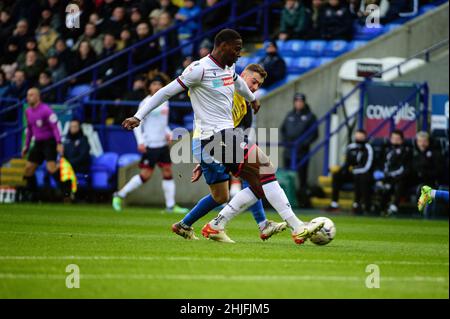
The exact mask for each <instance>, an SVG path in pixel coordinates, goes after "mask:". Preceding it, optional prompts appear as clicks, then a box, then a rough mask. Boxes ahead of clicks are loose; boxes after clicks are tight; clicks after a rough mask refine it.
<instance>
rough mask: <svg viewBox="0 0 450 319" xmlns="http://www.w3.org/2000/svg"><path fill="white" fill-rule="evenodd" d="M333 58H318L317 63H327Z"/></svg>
mask: <svg viewBox="0 0 450 319" xmlns="http://www.w3.org/2000/svg"><path fill="white" fill-rule="evenodd" d="M333 60H334V58H329V57H324V58H319V59H318V61H317V65H318V66H320V65H323V64H326V63H329V62H331V61H333Z"/></svg>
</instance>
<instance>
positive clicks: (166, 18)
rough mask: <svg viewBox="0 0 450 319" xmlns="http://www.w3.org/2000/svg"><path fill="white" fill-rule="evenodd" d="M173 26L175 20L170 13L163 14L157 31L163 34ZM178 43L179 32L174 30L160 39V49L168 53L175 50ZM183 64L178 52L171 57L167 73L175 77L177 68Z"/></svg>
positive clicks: (160, 16)
mask: <svg viewBox="0 0 450 319" xmlns="http://www.w3.org/2000/svg"><path fill="white" fill-rule="evenodd" d="M172 25H173V19H172V16H171V15H170V13H168V12H164V11H163V12H161V14H160V15H159V19H158V26H157V29H156V31H157V32H162V31H164V30H166V29H168V28H170V27H171V26H172ZM179 45H180V44H179V42H178V33H177V30H176V29H174V30H172V31H169V33H168V34H167V35H166V36H164V37H160V38H159V47H160V48H162V49H163V50H165V51H168V50H169V49H174V48H177V47H178V46H179ZM180 63H181V57H180V53H179V52H176V53H174V54H171V55H170V63H168V66H167V70H166V72H167V73H168V74H170V75H173V74H174V73H175V71H176V68H177V66H178V65H180Z"/></svg>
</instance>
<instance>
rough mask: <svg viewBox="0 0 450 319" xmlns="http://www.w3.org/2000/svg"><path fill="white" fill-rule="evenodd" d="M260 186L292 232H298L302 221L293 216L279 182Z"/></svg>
mask: <svg viewBox="0 0 450 319" xmlns="http://www.w3.org/2000/svg"><path fill="white" fill-rule="evenodd" d="M262 188H263V191H264V195H266V198H267V200H268V202H269V203H270V205H272V207H273V208H275V210H276V211H277V212H278V214H280V216H281V218H282V219H283V220H285V221H286V222H287V223H288V224H289V226H290V227H291V228H292V230H293V232H294V233H298V232H299V231H300V230H301V228H302V225H303V224H304V223H303V222H302V221H301V220H300V219H298V218H297V216H295V214H294V212H293V211H292V207H291V204H290V203H289V200H288V198H287V196H286V194H285V193H284V190H283V189H282V188H281V186H280V184H278V181H273V182H270V183H268V184H264V185H263V186H262Z"/></svg>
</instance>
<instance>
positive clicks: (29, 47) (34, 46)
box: [17, 37, 45, 66]
mask: <svg viewBox="0 0 450 319" xmlns="http://www.w3.org/2000/svg"><path fill="white" fill-rule="evenodd" d="M29 51H34V52H36V59H37V62H38V64H45V57H44V55H43V54H42V53H41V52H40V51H39V49H38V43H37V41H36V39H35V38H33V37H29V38H28V39H27V40H26V42H25V50H23V51H22V53H20V54H19V56H18V57H17V62H18V63H19V66H21V65H24V64H25V59H26V56H27V53H28V52H29Z"/></svg>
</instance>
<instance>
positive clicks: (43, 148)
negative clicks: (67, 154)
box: [28, 139, 58, 165]
mask: <svg viewBox="0 0 450 319" xmlns="http://www.w3.org/2000/svg"><path fill="white" fill-rule="evenodd" d="M57 156H58V153H57V152H56V140H55V139H48V140H44V141H35V142H34V145H33V147H32V148H31V150H30V155H29V156H28V161H30V162H33V163H36V164H38V165H41V164H42V163H43V162H44V160H45V161H47V162H52V161H53V162H55V161H56V158H57Z"/></svg>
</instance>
